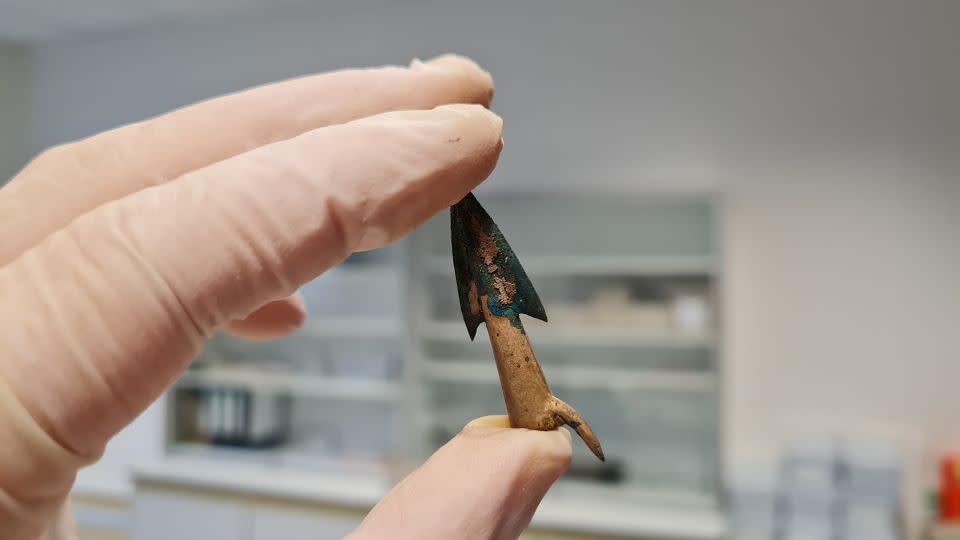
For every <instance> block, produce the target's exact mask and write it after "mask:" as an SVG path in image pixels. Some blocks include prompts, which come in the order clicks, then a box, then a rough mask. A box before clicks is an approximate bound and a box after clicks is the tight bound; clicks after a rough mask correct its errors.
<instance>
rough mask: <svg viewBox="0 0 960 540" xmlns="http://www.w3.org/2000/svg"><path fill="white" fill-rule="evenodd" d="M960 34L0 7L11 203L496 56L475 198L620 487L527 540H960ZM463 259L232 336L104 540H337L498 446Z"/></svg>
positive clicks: (600, 482)
mask: <svg viewBox="0 0 960 540" xmlns="http://www.w3.org/2000/svg"><path fill="white" fill-rule="evenodd" d="M958 27H960V3H957V2H952V1H950V0H941V1H936V0H920V1H914V2H903V1H893V0H848V1H841V2H838V1H825V0H814V1H805V2H800V1H795V2H779V1H775V2H770V1H760V0H756V1H741V0H715V1H711V2H699V1H668V0H656V1H652V0H651V1H602V2H584V1H579V2H575V1H570V0H552V1H547V0H534V1H524V2H508V1H505V0H495V1H490V2H465V1H452V2H440V1H432V0H402V1H389V0H354V1H351V2H347V1H341V0H337V1H319V0H318V1H316V2H304V1H297V0H238V1H228V0H189V1H186V0H169V1H167V2H146V1H142V0H136V1H130V0H126V1H124V0H89V1H86V2H74V3H64V2H54V1H52V0H0V178H8V177H10V176H12V175H13V174H14V173H15V172H16V171H17V170H18V169H19V168H20V167H22V166H23V165H24V163H26V162H27V161H28V160H29V158H30V157H31V156H32V155H35V154H36V153H38V152H40V151H42V150H43V149H45V148H47V147H49V146H51V145H55V144H59V143H63V142H66V141H70V140H73V139H76V138H79V137H84V136H87V135H89V134H92V133H95V132H97V131H101V130H104V129H108V128H111V127H114V126H117V125H119V124H123V123H127V122H131V121H136V120H140V119H143V118H145V117H149V116H152V115H156V114H159V113H162V112H165V111H167V110H170V109H172V108H176V107H179V106H182V105H185V104H188V103H190V102H193V101H196V100H200V99H204V98H208V97H211V96H215V95H219V94H223V93H226V92H231V91H235V90H239V89H242V88H245V87H248V86H251V85H257V84H261V83H266V82H270V81H274V80H277V79H283V78H289V77H294V76H299V75H303V74H308V73H314V72H317V71H323V70H329V69H335V68H341V67H347V66H368V65H382V64H406V63H408V62H409V61H410V60H411V59H412V58H414V57H419V58H428V57H431V56H434V55H437V54H441V53H445V52H457V53H461V54H465V55H468V56H471V57H472V58H474V59H476V60H477V61H478V62H479V63H480V64H481V65H483V66H484V67H485V68H486V69H488V70H489V71H491V72H492V74H493V76H494V79H495V82H496V87H497V95H496V100H495V103H494V109H495V110H496V111H497V112H498V113H499V114H500V115H501V116H503V117H504V119H505V140H506V147H505V150H504V153H503V155H502V158H501V161H500V165H499V167H498V169H497V171H496V172H495V173H494V174H493V176H492V177H491V179H490V180H489V181H488V182H486V183H485V184H484V186H482V188H481V189H480V190H479V191H478V195H479V197H480V198H481V200H482V201H483V203H484V204H485V205H486V206H487V208H488V210H490V212H491V213H492V215H493V216H494V218H495V219H496V220H497V221H498V223H499V224H500V226H501V228H502V229H503V231H504V232H505V234H506V236H507V237H508V238H509V239H510V242H511V244H512V245H513V247H514V249H515V250H516V251H517V253H518V254H519V256H520V257H521V259H522V261H523V262H524V263H525V266H526V268H527V269H528V272H529V273H530V274H531V277H532V279H533V281H534V283H535V284H536V286H537V289H538V290H539V291H540V294H541V297H542V299H543V300H544V304H545V306H546V309H547V312H548V314H549V315H550V318H551V323H550V324H549V325H545V324H539V323H537V322H536V321H531V322H530V323H529V325H528V326H529V330H530V334H531V336H532V341H533V344H534V347H535V348H536V350H537V351H538V354H539V355H540V356H541V361H542V363H543V364H544V367H545V370H546V373H547V375H548V378H549V380H550V382H551V383H552V386H553V387H554V390H555V393H556V394H557V395H558V396H560V397H561V398H562V399H564V400H566V401H568V402H570V403H571V404H573V405H574V406H575V407H577V409H578V410H580V411H581V412H582V413H583V414H584V416H586V417H587V418H588V419H590V421H591V423H592V424H593V425H594V427H595V428H596V430H597V432H598V434H599V436H600V437H601V439H602V440H603V443H604V447H605V449H606V450H607V454H608V457H609V458H610V459H609V460H608V463H607V464H606V465H604V466H598V464H597V463H596V462H595V460H593V459H591V458H590V456H589V454H587V453H586V452H585V451H584V448H583V447H582V445H581V444H579V442H578V441H575V444H574V447H575V449H576V457H575V460H574V465H573V467H572V468H571V470H570V473H569V474H568V475H567V476H566V477H565V478H564V479H563V480H562V481H561V482H560V483H559V484H558V485H557V486H556V487H555V489H553V490H552V491H551V493H550V494H549V495H548V497H547V498H546V499H545V501H544V503H543V505H542V506H541V508H540V510H539V511H538V513H537V515H536V517H535V518H534V521H533V524H532V528H531V530H530V531H529V532H528V533H527V536H525V538H528V539H540V540H545V539H554V540H556V539H561V538H563V539H586V538H590V539H608V540H609V539H615V538H620V539H622V538H642V539H648V540H667V539H677V540H680V539H683V540H701V539H702V540H707V539H711V540H713V539H726V538H730V539H740V540H774V539H777V540H780V539H785V540H861V539H868V540H886V539H893V538H903V539H907V538H910V539H914V538H926V537H931V538H932V537H937V538H940V537H942V538H947V537H949V536H948V535H949V534H950V527H948V526H937V523H938V522H941V525H942V523H944V522H949V521H951V520H952V519H956V518H957V516H955V515H954V514H955V513H956V508H957V504H956V502H957V501H958V500H960V499H957V493H958V491H960V480H958V479H960V472H958V471H960V469H958V467H957V466H956V465H955V464H954V462H953V460H952V458H951V456H952V452H955V451H960V423H958V421H957V411H960V391H958V384H960V355H958V352H957V351H958V347H957V341H956V340H957V336H958V335H960V286H958V277H960V249H958V237H960V103H958V99H960V62H958V61H957V58H958V53H960V32H958V31H957V29H958ZM143 150H144V151H145V152H149V151H150V149H148V148H145V149H143ZM0 182H2V181H0ZM77 189H82V187H81V186H77ZM447 227H448V223H447V218H446V216H445V215H441V216H439V217H438V218H436V219H435V220H433V221H432V222H430V223H429V224H428V225H427V226H425V227H424V228H423V229H422V230H420V231H418V232H417V233H415V234H414V235H413V236H411V237H410V238H408V239H406V240H404V241H402V242H400V243H399V244H397V245H395V246H393V247H391V248H389V249H385V250H381V251H379V252H374V253H369V254H363V255H358V256H355V257H353V258H351V259H350V260H348V262H347V263H346V264H344V265H343V266H342V267H340V268H337V269H335V270H332V271H330V272H328V273H327V274H325V275H324V276H322V277H320V278H319V279H317V280H316V281H315V282H313V283H311V284H309V285H308V286H307V287H305V289H304V293H305V295H306V297H307V302H308V305H309V308H310V311H311V318H310V320H309V322H308V324H307V326H306V327H305V328H304V329H303V330H302V331H300V332H299V333H298V334H296V335H295V336H294V337H292V338H290V339H288V340H285V341H281V342H276V343H269V344H257V345H252V344H249V343H244V342H239V341H236V340H232V339H230V338H227V337H224V336H217V337H216V338H215V339H214V340H213V341H212V342H211V343H210V344H209V346H208V347H207V349H206V351H205V352H204V354H203V356H202V357H201V358H200V359H198V360H197V362H196V364H195V365H194V366H193V367H192V368H191V370H190V371H189V372H188V373H187V374H186V375H184V377H183V378H182V379H181V380H180V382H179V383H178V384H177V386H176V388H175V389H174V390H172V391H171V392H169V393H168V395H167V396H165V398H164V399H163V400H162V401H161V402H159V403H157V404H156V405H155V406H154V407H152V408H151V409H150V410H148V411H147V412H146V413H145V414H144V415H143V416H142V417H141V418H140V419H138V420H137V421H136V422H135V423H134V424H133V425H131V426H130V427H129V428H128V429H127V430H126V431H124V432H123V433H121V435H120V436H118V437H117V439H116V440H115V441H114V442H113V443H112V444H111V445H110V447H109V448H108V451H107V453H106V455H105V457H104V459H103V460H102V461H101V462H100V463H98V464H97V465H95V466H93V467H91V468H89V469H86V470H84V471H82V472H81V474H80V477H79V478H78V481H77V485H76V489H75V494H74V495H75V496H74V502H75V505H76V508H77V519H78V523H79V525H80V528H81V538H82V539H83V540H107V539H110V540H113V539H125V540H154V539H169V538H178V539H187V540H191V539H205V540H209V539H213V540H217V539H231V540H232V539H243V540H265V539H274V538H287V539H300V538H304V539H306V538H312V539H333V538H340V537H341V536H343V535H344V534H346V533H347V532H349V531H350V530H352V529H353V528H354V527H355V526H356V525H357V524H358V523H359V521H360V520H361V519H362V517H363V515H364V514H365V512H366V511H367V510H369V508H370V507H371V506H372V505H373V504H374V503H375V502H376V501H377V500H378V499H379V498H380V497H381V496H382V495H383V494H384V493H385V492H386V491H387V490H388V489H389V487H390V486H391V485H393V483H395V482H396V481H397V480H398V479H399V478H400V477H402V475H403V474H405V473H406V472H408V471H409V470H410V469H411V468H412V467H414V466H416V464H418V463H420V462H422V460H423V459H425V457H426V456H428V455H429V454H430V453H431V452H432V451H433V450H435V449H436V448H437V447H439V446H440V445H442V444H443V443H444V442H445V441H446V440H448V439H449V438H450V437H451V436H453V435H454V434H455V433H456V432H457V431H458V430H459V429H460V428H461V427H462V425H463V424H464V423H465V422H467V421H469V420H470V419H472V418H475V417H478V416H482V415H486V414H496V413H501V412H502V411H503V410H504V407H503V402H502V398H501V395H500V390H499V388H498V385H497V378H496V370H495V367H494V364H493V362H492V361H491V359H490V354H489V345H488V344H487V341H486V337H485V335H483V331H482V330H481V335H480V336H478V339H477V341H476V342H474V343H470V342H469V340H468V338H467V334H466V332H465V329H464V326H463V323H462V321H459V320H458V317H459V314H458V313H457V301H456V296H455V287H454V282H453V275H452V267H451V262H450V248H449V237H448V234H449V233H448V228H447ZM950 501H953V503H952V504H953V506H951V504H948V503H949V502H950ZM938 535H939V536H938ZM945 535H947V536H945Z"/></svg>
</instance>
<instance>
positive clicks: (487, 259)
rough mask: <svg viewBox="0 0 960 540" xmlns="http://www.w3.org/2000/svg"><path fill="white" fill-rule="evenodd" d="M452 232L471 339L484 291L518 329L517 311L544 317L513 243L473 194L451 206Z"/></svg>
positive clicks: (495, 308)
mask: <svg viewBox="0 0 960 540" xmlns="http://www.w3.org/2000/svg"><path fill="white" fill-rule="evenodd" d="M450 232H451V239H452V247H453V262H454V264H453V267H454V272H455V274H456V277H457V290H458V292H459V296H460V310H461V311H462V312H463V320H464V323H466V325H467V331H468V333H469V334H470V339H473V338H474V337H475V336H476V334H477V328H478V327H479V326H480V323H481V322H483V313H482V312H481V310H480V301H481V300H480V299H481V298H483V297H484V296H486V297H487V307H488V308H489V309H490V312H491V313H493V314H494V315H497V316H498V317H505V318H507V319H508V320H509V321H510V324H512V325H513V326H514V327H515V328H517V329H519V330H521V331H523V324H522V323H521V322H520V314H521V313H522V314H525V315H529V316H531V317H535V318H537V319H540V320H542V321H546V320H547V314H546V312H545V311H544V309H543V304H542V303H541V302H540V297H539V296H538V295H537V291H536V289H534V288H533V283H531V282H530V278H528V277H527V273H526V272H525V271H524V269H523V267H522V266H521V265H520V260H519V259H518V258H517V256H516V254H515V253H514V252H513V248H511V247H510V244H509V243H508V242H507V239H506V238H504V236H503V233H502V232H500V228H499V227H497V224H496V223H494V222H493V219H492V218H491V217H490V214H488V213H487V211H486V210H484V209H483V207H482V206H480V203H479V202H478V201H477V199H476V197H474V196H473V194H468V195H467V196H466V197H464V198H463V199H462V200H461V201H460V202H458V203H457V204H455V205H453V206H452V207H451V208H450Z"/></svg>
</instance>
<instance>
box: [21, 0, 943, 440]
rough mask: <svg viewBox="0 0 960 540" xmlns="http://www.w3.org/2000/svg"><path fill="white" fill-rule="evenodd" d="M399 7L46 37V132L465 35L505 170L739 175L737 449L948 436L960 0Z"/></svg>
mask: <svg viewBox="0 0 960 540" xmlns="http://www.w3.org/2000/svg"><path fill="white" fill-rule="evenodd" d="M385 4H387V6H385V7H378V8H375V7H371V6H372V3H366V4H363V6H364V7H362V8H357V9H356V10H355V11H349V10H347V11H345V12H338V13H337V14H336V15H335V16H330V17H324V16H308V15H305V14H303V13H278V14H275V15H274V16H272V17H267V18H259V19H257V20H253V21H251V20H246V19H243V18H237V19H235V20H232V21H226V22H220V23H209V24H205V23H196V24H194V25H188V26H180V27H176V28H173V27H170V28H166V29H156V30H149V31H146V30H145V31H138V32H128V33H118V34H114V35H99V36H90V37H87V38H83V39H78V40H73V41H70V42H62V43H57V44H53V45H49V46H45V47H43V48H41V49H39V50H38V51H37V53H36V54H35V57H34V60H35V64H34V68H35V74H36V79H35V84H36V87H37V99H36V101H35V104H36V108H35V110H34V111H33V112H34V115H35V119H36V122H37V123H36V125H35V130H34V132H33V135H32V139H31V145H32V147H33V149H34V150H39V149H40V148H42V147H44V146H47V145H50V144H54V143H57V142H61V141H64V140H67V139H71V138H74V137H79V136H83V135H86V134H88V133H90V132H92V131H94V130H98V129H103V128H108V127H111V126H114V125H116V124H118V123H122V122H126V121H131V120H135V119H139V118H142V117H144V116H147V115H152V114H156V113H160V112H162V111H164V110H167V109H169V108H171V107H175V106H178V105H181V104H184V103H188V102H190V101H192V100H196V99H199V98H204V97H207V96H210V95H213V94H218V93H222V92H225V91H229V90H234V89H237V88H240V87H243V86H246V85H251V84H256V83H262V82H266V81H270V80H273V79H277V78H283V77H288V76H294V75H298V74H302V73H306V72H311V71H317V70H324V69H329V68H335V67H341V66H344V65H368V64H380V63H403V62H407V61H409V59H410V58H411V57H413V56H420V57H428V56H430V55H433V54H437V53H440V52H445V51H457V52H461V53H464V54H468V55H471V56H473V57H474V58H476V59H477V60H479V61H480V62H481V63H482V64H483V65H484V66H486V67H487V68H488V69H490V70H491V71H492V72H493V74H494V76H495V78H496V81H497V97H496V104H495V109H496V110H497V111H498V112H500V113H501V114H502V115H503V116H504V117H505V119H506V131H505V140H506V150H505V152H504V155H503V159H502V161H501V166H500V167H499V168H498V171H497V172H496V173H495V176H494V178H493V179H492V180H491V182H490V184H489V185H490V188H493V189H504V190H506V189H527V188H544V189H588V190H593V189H615V190H627V191H631V190H641V189H647V188H651V187H658V188H662V187H665V186H666V187H670V188H676V189H698V188H703V187H708V188H717V189H721V190H723V191H725V192H727V194H728V197H727V199H728V203H729V206H730V211H729V214H728V218H727V220H726V221H727V223H726V228H727V231H726V232H727V240H728V245H727V246H726V250H727V253H728V269H729V275H728V285H729V290H728V300H729V304H728V312H727V315H728V323H729V330H730V339H729V342H728V355H727V361H728V373H729V376H730V377H729V381H728V383H729V391H728V395H727V399H728V407H729V411H730V416H729V425H728V432H729V433H730V434H731V435H732V437H731V439H730V443H731V458H732V459H734V458H737V457H738V456H743V455H747V454H749V453H751V452H752V451H753V449H754V448H755V447H757V446H760V447H763V446H764V445H769V444H770V442H771V441H772V440H774V439H776V437H777V436H778V434H779V433H780V432H783V431H786V430H787V429H786V426H797V425H805V426H807V427H808V428H810V429H820V428H825V427H826V428H830V427H832V426H840V429H843V430H859V429H866V428H868V427H870V429H873V428H872V427H873V426H876V427H877V429H888V428H889V429H893V430H895V431H897V432H899V433H906V434H908V436H909V438H911V439H920V438H923V437H930V438H934V439H939V438H941V437H943V438H949V437H950V436H952V435H956V434H957V431H958V426H960V424H958V423H957V422H956V420H955V416H954V414H955V412H956V411H958V410H960V391H958V389H957V384H958V383H957V381H960V353H958V347H957V342H956V339H955V336H957V335H958V328H960V314H958V312H960V286H958V284H957V278H958V277H960V249H958V240H957V239H958V237H960V163H958V157H957V156H958V155H960V106H958V103H957V99H958V96H960V67H958V66H960V64H958V63H957V62H956V53H957V51H960V32H958V31H957V26H958V24H957V23H958V21H960V3H957V2H949V1H916V2H902V1H894V0H856V1H845V2H836V1H825V0H817V1H810V2H789V3H787V2H769V1H759V0H757V1H751V2H746V1H738V0H724V1H713V2H678V1H674V0H669V1H668V0H659V1H647V2H636V1H607V2H572V1H547V0H537V1H533V2H524V3H512V2H505V1H497V2H493V3H490V2H483V3H481V2H471V3H466V2H454V3H449V2H447V3H440V2H429V1H419V2H411V3H404V4H402V5H400V3H398V2H394V3H392V4H391V3H386V2H385ZM515 4H517V5H515Z"/></svg>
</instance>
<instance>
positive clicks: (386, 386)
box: [177, 367, 402, 401]
mask: <svg viewBox="0 0 960 540" xmlns="http://www.w3.org/2000/svg"><path fill="white" fill-rule="evenodd" d="M213 385H223V386H239V387H243V388H248V389H251V390H263V391H275V392H289V393H291V394H297V395H302V396H310V397H320V398H331V399H343V400H363V401H392V400H395V399H397V398H399V397H400V395H401V393H402V391H401V387H400V384H399V383H396V382H390V381H375V380H363V379H349V378H343V377H340V378H338V377H324V376H321V375H305V374H288V373H277V372H271V371H268V370H258V369H251V368H226V367H209V368H202V369H193V370H189V371H187V372H186V373H184V374H183V376H182V377H181V378H180V380H179V382H177V387H178V388H205V387H208V386H213Z"/></svg>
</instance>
